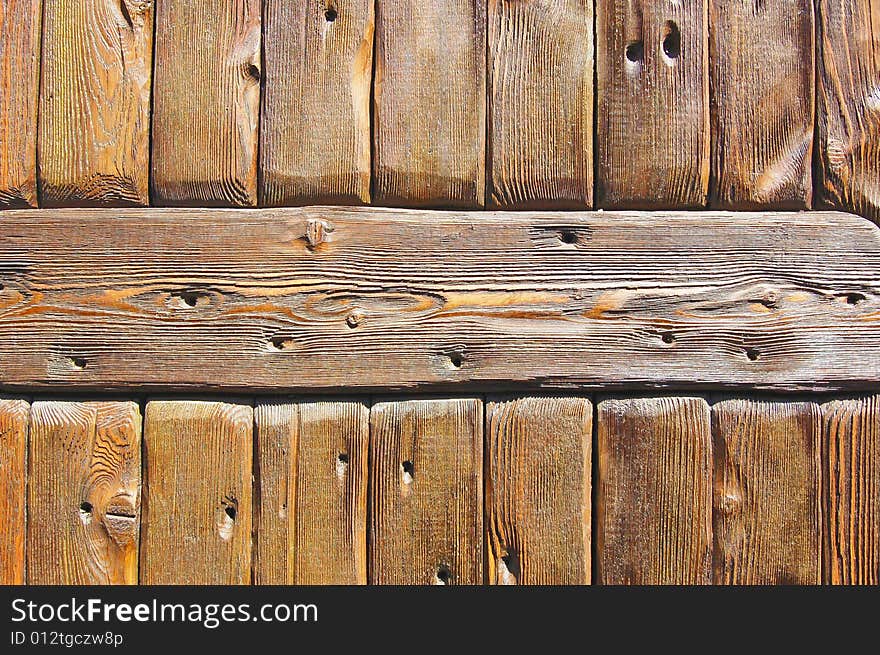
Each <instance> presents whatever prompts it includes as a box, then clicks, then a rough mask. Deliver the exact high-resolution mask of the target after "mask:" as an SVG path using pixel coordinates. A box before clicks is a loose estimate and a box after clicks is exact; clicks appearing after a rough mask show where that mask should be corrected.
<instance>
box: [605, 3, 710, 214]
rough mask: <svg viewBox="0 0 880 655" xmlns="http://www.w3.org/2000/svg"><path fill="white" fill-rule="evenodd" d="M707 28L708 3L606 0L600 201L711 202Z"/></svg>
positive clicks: (648, 204)
mask: <svg viewBox="0 0 880 655" xmlns="http://www.w3.org/2000/svg"><path fill="white" fill-rule="evenodd" d="M707 33H708V20H707V6H706V0H684V1H683V2H674V3H668V2H663V3H657V2H651V1H650V0H597V2H596V82H597V85H596V107H597V132H596V204H597V205H598V206H600V207H606V208H608V207H612V208H614V207H627V208H639V209H642V208H644V209H654V210H656V209H663V208H685V207H700V206H702V205H704V204H705V201H706V193H707V190H708V182H709V102H708V93H709V80H708V53H707V50H708V47H707Z"/></svg>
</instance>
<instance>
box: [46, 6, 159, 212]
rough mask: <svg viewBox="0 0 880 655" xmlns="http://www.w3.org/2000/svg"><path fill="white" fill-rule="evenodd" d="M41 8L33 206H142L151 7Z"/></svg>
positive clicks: (146, 194)
mask: <svg viewBox="0 0 880 655" xmlns="http://www.w3.org/2000/svg"><path fill="white" fill-rule="evenodd" d="M162 4H165V3H164V2H163V3H162ZM44 6H45V9H44V11H43V59H42V63H43V65H42V83H41V85H40V152H39V171H40V204H42V205H43V206H64V205H67V206H70V205H74V206H83V205H147V204H149V200H150V198H149V171H150V80H151V76H152V60H153V3H152V2H150V1H146V2H144V1H141V0H121V1H119V2H115V3H112V2H106V0H79V1H77V2H66V1H65V0H44Z"/></svg>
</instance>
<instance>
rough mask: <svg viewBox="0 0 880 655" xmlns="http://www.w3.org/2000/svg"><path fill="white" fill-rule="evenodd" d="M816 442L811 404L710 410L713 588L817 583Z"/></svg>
mask: <svg viewBox="0 0 880 655" xmlns="http://www.w3.org/2000/svg"><path fill="white" fill-rule="evenodd" d="M821 434H822V422H821V416H820V413H819V407H818V406H817V405H815V404H814V403H808V402H760V401H754V400H728V401H723V402H720V403H718V404H716V405H714V406H713V407H712V436H713V441H714V446H715V499H714V530H715V554H714V566H713V568H714V580H715V583H716V584H765V585H766V584H800V585H804V584H818V583H819V582H820V581H821V557H822V554H821V523H820V521H821V508H820V497H821V491H820V476H819V439H820V438H821Z"/></svg>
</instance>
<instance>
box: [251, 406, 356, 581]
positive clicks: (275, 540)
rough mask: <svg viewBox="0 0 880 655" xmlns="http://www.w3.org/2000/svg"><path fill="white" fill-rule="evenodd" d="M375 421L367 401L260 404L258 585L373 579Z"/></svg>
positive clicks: (258, 423) (257, 410) (257, 530)
mask: <svg viewBox="0 0 880 655" xmlns="http://www.w3.org/2000/svg"><path fill="white" fill-rule="evenodd" d="M369 420H370V419H369V408H368V407H367V406H366V404H364V403H363V402H359V401H318V402H297V403H261V404H259V405H258V406H257V408H256V410H255V425H256V438H257V442H258V452H259V457H260V460H259V476H258V484H259V498H258V505H257V508H258V512H257V515H256V517H255V531H254V533H255V535H256V553H255V565H254V580H255V582H256V583H257V584H366V582H367V448H368V441H369V436H370V431H369V429H370V423H369Z"/></svg>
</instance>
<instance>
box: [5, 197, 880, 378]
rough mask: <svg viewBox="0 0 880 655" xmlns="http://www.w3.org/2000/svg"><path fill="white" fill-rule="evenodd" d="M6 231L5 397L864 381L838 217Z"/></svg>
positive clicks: (218, 223)
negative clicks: (42, 391)
mask: <svg viewBox="0 0 880 655" xmlns="http://www.w3.org/2000/svg"><path fill="white" fill-rule="evenodd" d="M5 216H6V217H7V218H8V220H6V221H4V227H3V229H2V230H0V283H2V284H3V285H5V287H6V289H5V290H4V291H2V292H0V297H2V298H3V302H2V304H0V361H2V362H3V371H2V374H0V382H2V384H3V385H5V387H6V388H7V389H8V390H13V389H33V388H38V387H39V388H47V387H61V388H65V389H70V388H72V387H78V388H81V389H86V388H88V389H92V388H101V389H110V388H114V389H126V388H135V387H136V388H137V389H138V390H142V389H143V388H144V386H150V387H152V388H158V389H163V390H167V389H171V388H173V389H177V390H183V389H202V390H203V389H204V388H206V387H207V388H221V387H222V388H225V389H230V390H240V391H243V392H244V391H246V392H248V393H250V392H251V391H252V390H254V389H264V390H273V391H275V392H277V391H278V390H279V389H287V388H290V389H293V388H298V389H304V390H306V389H307V390H317V389H334V391H336V392H337V393H339V391H338V390H339V389H341V388H346V389H362V390H369V389H378V388H384V389H388V388H393V389H397V390H399V389H413V388H421V389H426V388H430V389H432V390H434V391H439V390H445V389H452V388H455V389H456V391H457V392H458V393H460V392H461V390H462V389H463V388H466V387H467V385H470V386H469V387H467V388H469V389H471V390H477V391H479V390H484V389H485V388H486V384H487V383H492V384H497V382H498V381H499V380H504V381H506V382H508V383H517V384H520V385H522V386H527V387H529V388H532V389H534V388H535V387H538V386H544V387H559V386H571V385H572V384H578V385H601V384H604V383H608V382H609V381H613V382H618V383H626V384H629V385H640V386H641V387H645V386H647V385H653V386H656V387H665V386H668V385H676V386H679V387H682V386H687V385H690V386H694V387H701V388H705V386H706V385H716V386H721V385H723V386H734V385H741V386H743V387H745V388H749V389H752V390H754V389H757V388H762V389H768V388H772V389H792V390H799V391H803V390H824V389H843V388H856V387H861V388H864V387H865V386H867V385H870V384H875V385H876V384H877V383H878V382H880V366H878V352H880V330H877V329H876V323H877V320H878V316H880V314H878V308H880V278H878V276H877V270H878V266H880V231H878V228H877V227H876V226H874V225H873V224H871V223H870V222H868V221H866V220H864V219H861V218H859V217H856V216H849V215H843V214H835V213H818V212H813V213H810V212H798V213H789V214H769V215H766V214H750V213H734V214H724V213H711V212H699V213H682V214H663V213H658V212H651V213H648V214H641V215H640V214H633V213H614V212H602V213H599V212H597V213H574V212H572V213H560V214H540V213H535V214H530V213H524V212H509V213H492V212H480V213H479V215H477V214H476V213H474V212H461V213H454V212H412V211H407V210H380V209H374V208H354V209H338V208H337V209H331V208H306V209H284V210H266V211H263V210H259V211H255V210H250V211H242V210H239V211H220V210H179V209H178V210H167V209H166V210H157V209H148V210H113V211H107V210H91V211H89V212H82V211H75V210H38V211H36V212H35V211H33V210H30V211H24V210H21V211H18V210H13V211H11V212H7V213H6V214H5ZM108 234H112V235H113V238H112V240H108V236H107V235H108ZM123 246H124V247H123ZM584 353H589V357H585V356H584ZM511 362H515V365H514V366H512V365H511Z"/></svg>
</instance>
